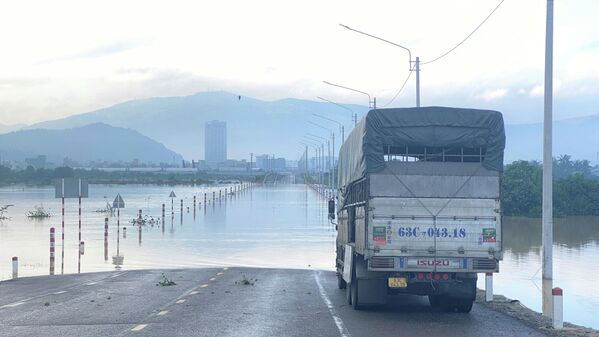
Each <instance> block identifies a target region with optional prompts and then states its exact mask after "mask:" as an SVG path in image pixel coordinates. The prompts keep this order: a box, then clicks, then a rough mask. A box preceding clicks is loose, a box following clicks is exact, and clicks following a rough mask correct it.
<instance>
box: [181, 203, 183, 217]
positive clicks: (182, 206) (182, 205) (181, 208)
mask: <svg viewBox="0 0 599 337" xmlns="http://www.w3.org/2000/svg"><path fill="white" fill-rule="evenodd" d="M181 214H183V199H181Z"/></svg>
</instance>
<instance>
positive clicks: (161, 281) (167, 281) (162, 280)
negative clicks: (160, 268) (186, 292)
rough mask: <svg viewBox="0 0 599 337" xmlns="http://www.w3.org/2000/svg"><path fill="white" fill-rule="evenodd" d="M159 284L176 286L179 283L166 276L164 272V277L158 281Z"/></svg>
mask: <svg viewBox="0 0 599 337" xmlns="http://www.w3.org/2000/svg"><path fill="white" fill-rule="evenodd" d="M156 285H157V286H161V287H169V286H174V285H177V283H175V281H173V280H170V279H168V278H167V277H166V275H164V273H162V279H161V280H160V281H158V283H156Z"/></svg>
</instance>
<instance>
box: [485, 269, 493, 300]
mask: <svg viewBox="0 0 599 337" xmlns="http://www.w3.org/2000/svg"><path fill="white" fill-rule="evenodd" d="M485 301H486V302H493V273H485Z"/></svg>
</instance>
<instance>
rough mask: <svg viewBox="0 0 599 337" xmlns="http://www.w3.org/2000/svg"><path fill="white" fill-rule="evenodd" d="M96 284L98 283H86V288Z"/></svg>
mask: <svg viewBox="0 0 599 337" xmlns="http://www.w3.org/2000/svg"><path fill="white" fill-rule="evenodd" d="M94 284H98V282H90V283H86V284H85V285H86V286H93V285H94Z"/></svg>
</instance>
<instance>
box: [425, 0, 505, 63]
mask: <svg viewBox="0 0 599 337" xmlns="http://www.w3.org/2000/svg"><path fill="white" fill-rule="evenodd" d="M504 1H505V0H501V1H500V2H499V4H498V5H497V6H495V8H494V9H493V10H492V11H491V13H490V14H489V15H487V17H486V18H485V19H484V20H483V21H482V22H481V23H480V24H479V25H478V26H476V28H474V30H473V31H472V32H470V34H468V35H467V36H466V37H465V38H464V39H463V40H462V41H460V42H459V43H458V44H457V45H455V46H454V47H453V48H451V49H449V50H448V51H446V52H445V53H443V54H441V55H440V56H438V57H436V58H434V59H432V60H430V61H426V62H420V64H421V65H424V64H429V63H433V62H435V61H438V60H440V59H442V58H443V57H445V56H447V55H449V53H451V52H452V51H454V50H456V49H457V48H458V47H459V46H461V45H462V44H463V43H464V42H466V40H468V39H469V38H470V37H471V36H472V35H474V33H476V31H477V30H478V29H479V28H480V27H481V26H482V25H483V24H484V23H485V22H487V20H489V18H490V17H491V16H492V15H493V14H494V13H495V12H496V11H497V9H499V7H500V6H501V4H503V2H504Z"/></svg>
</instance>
